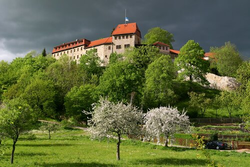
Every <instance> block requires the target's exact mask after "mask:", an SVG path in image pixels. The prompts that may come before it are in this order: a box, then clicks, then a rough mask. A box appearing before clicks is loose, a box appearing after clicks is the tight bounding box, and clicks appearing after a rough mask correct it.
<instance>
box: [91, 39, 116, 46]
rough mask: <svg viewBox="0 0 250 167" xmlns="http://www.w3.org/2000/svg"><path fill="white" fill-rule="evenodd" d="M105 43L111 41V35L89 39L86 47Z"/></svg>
mask: <svg viewBox="0 0 250 167" xmlns="http://www.w3.org/2000/svg"><path fill="white" fill-rule="evenodd" d="M107 43H112V37H107V38H103V39H98V40H95V41H91V42H90V44H89V45H88V47H92V46H97V45H102V44H107Z"/></svg>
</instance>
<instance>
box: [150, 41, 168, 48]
mask: <svg viewBox="0 0 250 167" xmlns="http://www.w3.org/2000/svg"><path fill="white" fill-rule="evenodd" d="M153 45H163V46H168V47H169V45H168V44H165V43H163V42H159V41H157V42H155V43H154V44H153Z"/></svg>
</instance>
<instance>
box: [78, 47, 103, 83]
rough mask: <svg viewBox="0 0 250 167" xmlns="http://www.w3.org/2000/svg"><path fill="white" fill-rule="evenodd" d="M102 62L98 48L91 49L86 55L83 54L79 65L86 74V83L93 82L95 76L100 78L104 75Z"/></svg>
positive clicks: (84, 79)
mask: <svg viewBox="0 0 250 167" xmlns="http://www.w3.org/2000/svg"><path fill="white" fill-rule="evenodd" d="M102 63H103V62H102V61H101V60H100V57H99V56H98V54H97V50H96V49H91V50H89V51H88V52H87V53H86V54H85V55H82V57H81V59H80V65H79V66H80V69H81V70H82V71H81V72H82V73H83V74H84V78H83V81H84V83H90V82H93V77H94V76H97V77H98V78H99V77H100V76H101V75H102V71H103V68H102ZM96 84H98V83H96Z"/></svg>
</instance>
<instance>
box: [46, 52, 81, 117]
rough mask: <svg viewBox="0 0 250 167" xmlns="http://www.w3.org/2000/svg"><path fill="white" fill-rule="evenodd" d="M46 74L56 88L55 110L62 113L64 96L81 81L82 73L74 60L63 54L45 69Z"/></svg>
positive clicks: (63, 110)
mask: <svg viewBox="0 0 250 167" xmlns="http://www.w3.org/2000/svg"><path fill="white" fill-rule="evenodd" d="M46 75H47V76H48V78H49V80H51V81H52V82H53V83H54V84H53V85H54V87H55V90H56V100H55V103H56V106H57V111H58V113H60V114H61V115H62V114H64V112H65V108H64V105H63V104H64V97H65V95H66V94H67V93H68V92H69V91H70V89H71V88H72V87H74V86H80V85H81V84H82V83H83V76H84V75H83V74H82V73H81V70H80V69H79V66H78V65H77V64H76V62H75V61H71V60H70V59H69V57H68V56H66V55H63V56H62V57H60V59H59V60H57V61H56V62H55V63H52V64H51V65H50V66H49V67H48V68H47V69H46Z"/></svg>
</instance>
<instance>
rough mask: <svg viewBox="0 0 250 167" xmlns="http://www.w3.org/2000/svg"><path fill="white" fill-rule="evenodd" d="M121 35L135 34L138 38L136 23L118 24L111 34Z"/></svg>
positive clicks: (139, 34)
mask: <svg viewBox="0 0 250 167" xmlns="http://www.w3.org/2000/svg"><path fill="white" fill-rule="evenodd" d="M121 34H137V35H138V36H139V37H141V31H140V30H139V28H138V26H137V24H136V23H128V24H119V25H118V26H117V27H116V28H115V30H114V31H113V32H112V35H121Z"/></svg>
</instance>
